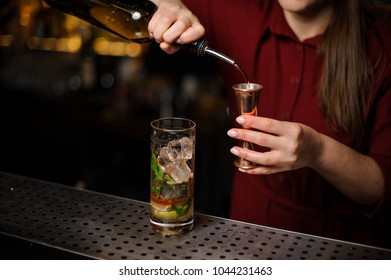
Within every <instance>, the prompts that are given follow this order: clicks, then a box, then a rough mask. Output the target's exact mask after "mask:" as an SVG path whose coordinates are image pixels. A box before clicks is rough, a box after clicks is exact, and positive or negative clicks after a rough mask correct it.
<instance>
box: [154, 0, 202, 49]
mask: <svg viewBox="0 0 391 280" xmlns="http://www.w3.org/2000/svg"><path fill="white" fill-rule="evenodd" d="M152 2H154V3H155V4H156V5H157V7H158V9H157V11H156V12H155V14H154V15H153V16H152V18H151V20H150V21H149V24H148V31H149V33H150V36H151V37H153V38H154V39H155V40H156V42H157V43H159V45H160V48H161V49H162V50H163V51H165V52H166V53H168V54H172V53H175V52H176V51H178V50H179V47H178V46H175V45H174V43H177V44H188V43H191V42H193V41H195V40H197V39H199V38H201V37H202V36H203V35H204V33H205V28H204V27H203V26H202V25H201V23H200V22H199V20H198V18H197V17H196V16H195V15H194V14H193V13H192V12H191V11H190V10H189V9H188V8H187V7H186V6H185V5H184V4H183V3H182V1H180V0H152Z"/></svg>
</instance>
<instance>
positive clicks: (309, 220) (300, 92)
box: [184, 0, 391, 244]
mask: <svg viewBox="0 0 391 280" xmlns="http://www.w3.org/2000/svg"><path fill="white" fill-rule="evenodd" d="M184 2H185V3H186V5H187V6H188V7H189V8H190V9H191V10H192V11H193V13H194V14H196V15H197V16H198V17H199V19H200V20H201V22H202V23H203V25H204V26H205V28H206V31H207V34H206V37H207V39H208V40H209V42H210V46H211V47H212V48H214V49H216V50H219V51H221V52H223V53H225V54H226V55H228V56H230V57H231V58H233V59H234V60H235V61H236V62H237V63H238V64H239V65H240V66H241V67H242V68H243V69H244V70H245V71H246V72H247V74H248V76H249V80H250V81H251V82H255V83H259V84H261V85H263V87H264V88H263V90H262V91H261V95H260V100H259V104H258V115H261V116H265V117H270V118H274V119H277V120H283V121H291V122H298V123H302V124H306V125H308V126H310V127H312V128H314V129H315V130H317V131H318V132H320V133H323V134H325V135H328V136H330V137H332V138H334V139H336V140H338V141H340V142H342V143H345V144H346V143H347V135H344V134H338V133H336V132H334V131H333V130H332V129H331V128H330V127H329V125H328V124H327V122H326V121H325V119H324V118H323V116H322V115H321V112H320V109H319V105H318V100H317V98H316V91H315V89H316V86H317V84H318V82H319V78H320V75H321V73H322V64H323V61H322V57H321V56H320V55H319V54H318V45H319V42H320V38H321V35H320V36H316V37H314V38H310V39H307V40H305V41H304V42H300V41H299V40H298V39H297V37H296V36H295V34H294V33H293V32H292V30H291V29H290V27H289V26H288V24H287V22H286V20H285V18H284V16H283V13H282V9H281V7H280V6H279V4H278V1H266V0H264V1H256V0H197V1H191V0H185V1H184ZM375 25H376V27H377V30H378V32H379V34H380V36H381V38H382V40H383V44H384V47H383V49H384V50H385V51H386V52H387V59H388V63H387V65H386V69H384V71H382V72H380V70H379V69H377V70H376V72H375V75H376V80H375V82H376V84H375V86H374V87H373V92H372V99H371V103H370V106H369V113H368V116H369V117H368V118H369V121H368V123H370V124H371V127H370V128H369V129H368V131H367V135H368V137H367V142H366V143H365V145H364V146H363V149H362V150H360V151H359V152H361V153H364V154H368V155H369V156H371V157H373V158H374V159H375V160H376V162H377V163H378V164H379V166H380V168H381V170H382V172H383V175H384V178H385V187H386V194H385V196H384V199H383V200H382V203H380V205H378V207H377V208H376V209H375V210H374V211H370V212H369V211H364V209H363V207H362V206H360V205H358V204H356V203H354V202H352V201H351V200H349V199H348V198H346V197H345V196H344V195H343V194H341V193H340V192H339V191H337V190H336V189H335V188H334V187H333V186H332V185H330V184H329V183H328V182H327V181H326V180H324V179H323V178H322V177H321V176H320V175H319V174H317V173H316V172H314V171H313V170H311V169H309V168H302V169H299V170H294V171H289V172H282V173H279V174H272V175H267V176H261V175H247V174H243V173H240V172H236V174H235V178H234V182H233V190H232V203H231V218H233V219H238V220H242V221H246V222H251V223H257V224H262V225H266V226H272V227H278V228H283V229H288V230H293V231H299V232H305V233H310V234H316V235H322V236H328V237H332V238H337V239H343V240H350V241H355V242H360V243H368V244H369V243H371V244H380V243H378V241H379V240H382V238H383V237H382V236H381V235H382V234H383V233H385V231H384V229H383V228H381V226H375V225H374V224H376V225H377V224H378V221H379V220H380V219H381V217H380V216H381V215H380V214H382V211H383V209H385V208H386V207H390V201H391V200H390V188H391V177H390V175H391V174H390V173H391V66H390V64H391V52H390V50H391V37H390V35H391V33H390V31H389V30H391V25H390V24H389V23H385V22H383V21H382V22H380V21H376V22H375ZM368 46H369V51H370V53H371V55H372V56H373V57H377V56H378V54H379V51H380V50H381V44H380V43H379V40H378V38H377V37H376V36H375V35H374V33H371V36H370V38H369V45H368ZM221 70H222V74H223V77H224V81H225V85H226V87H227V89H228V90H230V88H231V86H232V85H233V84H235V83H241V82H244V80H243V78H242V76H241V75H240V73H239V72H238V71H237V70H236V69H235V68H234V67H232V66H229V65H228V64H226V63H221ZM230 91H231V92H232V90H230ZM230 98H231V100H230V101H231V111H232V112H233V118H235V117H236V116H237V111H236V106H235V103H234V99H233V95H231V96H230ZM234 125H235V126H236V124H235V123H234ZM227 153H228V151H227ZM372 210H373V209H372ZM379 225H381V223H379ZM386 228H387V227H386Z"/></svg>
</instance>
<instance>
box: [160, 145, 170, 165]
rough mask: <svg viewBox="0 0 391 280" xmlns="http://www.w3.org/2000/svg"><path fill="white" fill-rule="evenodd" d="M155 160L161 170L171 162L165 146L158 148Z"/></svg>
mask: <svg viewBox="0 0 391 280" xmlns="http://www.w3.org/2000/svg"><path fill="white" fill-rule="evenodd" d="M157 162H158V164H159V165H160V167H161V168H162V169H163V170H164V169H165V168H166V166H167V164H169V163H170V162H171V160H170V156H169V154H168V148H167V147H163V148H161V149H160V153H159V156H158V158H157Z"/></svg>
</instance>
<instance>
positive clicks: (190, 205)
mask: <svg viewBox="0 0 391 280" xmlns="http://www.w3.org/2000/svg"><path fill="white" fill-rule="evenodd" d="M151 127H152V135H151V186H150V191H151V192H150V205H151V216H150V223H151V227H152V229H153V230H154V231H155V232H158V233H161V234H164V235H178V234H182V233H185V232H188V231H190V230H191V229H192V228H193V215H194V214H193V212H194V160H195V135H196V129H195V127H196V124H195V123H194V122H193V121H191V120H188V119H182V118H163V119H158V120H155V121H153V122H151Z"/></svg>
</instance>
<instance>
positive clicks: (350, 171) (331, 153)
mask: <svg viewBox="0 0 391 280" xmlns="http://www.w3.org/2000/svg"><path fill="white" fill-rule="evenodd" d="M321 138H322V142H323V145H322V146H323V148H322V149H321V150H320V153H319V156H318V157H317V160H316V161H315V162H314V163H313V165H312V166H311V167H312V168H313V169H314V170H315V171H317V172H318V173H319V174H320V175H322V176H323V177H324V178H325V179H326V180H328V181H329V182H330V183H331V184H332V185H333V186H334V187H335V188H337V189H338V190H340V191H341V192H342V193H344V194H345V195H346V196H347V197H349V198H350V199H352V200H353V201H356V202H357V203H360V204H364V205H374V204H376V203H377V202H379V200H380V199H381V197H382V195H383V193H384V179H383V174H382V172H381V170H380V168H379V166H378V165H377V163H376V162H375V161H374V160H373V159H372V158H371V157H369V156H366V155H363V154H360V153H358V152H356V151H355V150H353V149H351V148H349V147H348V146H345V145H343V144H341V143H339V142H338V141H336V140H334V139H332V138H330V137H327V136H325V135H322V136H321Z"/></svg>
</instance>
